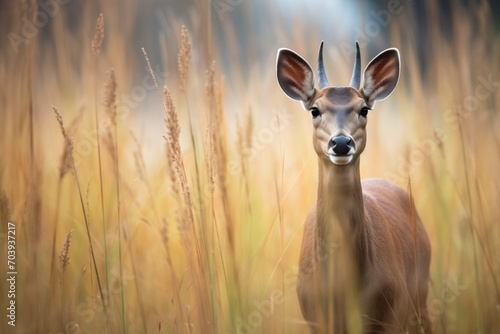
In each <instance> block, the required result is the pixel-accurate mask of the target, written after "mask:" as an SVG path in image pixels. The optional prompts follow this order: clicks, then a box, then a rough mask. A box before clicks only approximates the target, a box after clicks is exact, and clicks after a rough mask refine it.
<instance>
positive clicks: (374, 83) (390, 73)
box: [361, 48, 400, 103]
mask: <svg viewBox="0 0 500 334" xmlns="http://www.w3.org/2000/svg"><path fill="white" fill-rule="evenodd" d="M399 66H400V65H399V51H398V49H394V48H393V49H387V50H385V51H383V52H381V53H380V54H379V55H378V56H376V57H375V58H373V60H372V61H371V62H370V63H369V64H368V65H367V66H366V69H365V74H364V80H363V88H362V89H361V92H362V93H363V95H364V96H365V98H366V99H367V100H368V102H369V103H374V102H375V101H381V100H383V99H385V98H386V97H388V96H389V95H390V94H391V93H392V91H393V90H394V88H395V87H396V85H397V83H398V80H399Z"/></svg>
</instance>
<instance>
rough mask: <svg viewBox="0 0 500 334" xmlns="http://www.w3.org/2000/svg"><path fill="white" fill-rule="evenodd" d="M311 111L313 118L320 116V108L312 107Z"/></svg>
mask: <svg viewBox="0 0 500 334" xmlns="http://www.w3.org/2000/svg"><path fill="white" fill-rule="evenodd" d="M310 111H311V115H312V117H313V118H316V117H318V116H319V109H318V108H316V107H312V108H311V110H310Z"/></svg>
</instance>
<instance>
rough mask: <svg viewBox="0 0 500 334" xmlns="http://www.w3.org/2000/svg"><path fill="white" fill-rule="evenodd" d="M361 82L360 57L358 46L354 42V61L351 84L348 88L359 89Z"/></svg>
mask: <svg viewBox="0 0 500 334" xmlns="http://www.w3.org/2000/svg"><path fill="white" fill-rule="evenodd" d="M360 81H361V56H360V54H359V44H358V42H356V60H355V61H354V68H353V69H352V77H351V83H350V84H349V86H351V87H353V88H356V89H359V84H360Z"/></svg>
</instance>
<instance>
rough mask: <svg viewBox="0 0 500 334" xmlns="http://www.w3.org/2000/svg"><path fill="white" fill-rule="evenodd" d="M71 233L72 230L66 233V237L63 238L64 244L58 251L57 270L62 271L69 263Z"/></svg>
mask: <svg viewBox="0 0 500 334" xmlns="http://www.w3.org/2000/svg"><path fill="white" fill-rule="evenodd" d="M72 235H73V231H69V232H68V234H67V235H66V239H64V245H63V248H62V250H61V252H60V253H59V271H61V272H62V273H64V272H65V271H66V269H67V268H68V265H69V260H70V256H69V248H70V246H71V236H72Z"/></svg>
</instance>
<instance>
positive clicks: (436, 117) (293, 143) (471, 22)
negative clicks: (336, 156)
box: [0, 0, 500, 333]
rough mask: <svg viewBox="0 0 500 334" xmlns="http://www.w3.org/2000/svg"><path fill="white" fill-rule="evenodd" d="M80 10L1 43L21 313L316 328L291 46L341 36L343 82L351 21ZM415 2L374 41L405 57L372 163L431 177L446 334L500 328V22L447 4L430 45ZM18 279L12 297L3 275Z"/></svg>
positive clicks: (313, 180) (426, 181)
mask: <svg viewBox="0 0 500 334" xmlns="http://www.w3.org/2000/svg"><path fill="white" fill-rule="evenodd" d="M358 5H359V6H360V8H361V9H360V10H363V9H364V7H363V5H362V4H361V1H360V2H359V3H358ZM64 6H67V7H64ZM64 6H62V5H61V7H60V9H59V11H58V13H57V14H56V15H54V16H53V17H50V23H48V24H47V26H45V27H44V28H43V29H41V30H40V31H39V32H38V34H37V35H36V36H34V37H32V38H30V39H29V41H28V43H23V44H19V46H18V48H19V50H18V52H17V53H15V52H13V49H12V47H11V45H10V44H9V40H7V39H4V40H3V41H2V42H0V50H2V51H1V53H2V59H3V61H2V62H1V63H0V78H1V79H2V82H4V83H5V84H4V86H5V87H4V88H3V89H2V91H1V92H0V105H1V106H2V111H0V112H1V113H2V119H1V121H0V151H1V152H2V159H1V160H0V175H1V176H0V194H2V195H1V196H0V218H1V222H0V226H1V227H2V231H1V232H0V233H2V234H3V233H5V231H6V225H7V222H8V221H15V222H16V223H17V266H18V276H17V283H16V284H17V287H18V290H17V295H16V302H17V326H16V330H17V331H18V332H19V333H21V332H22V333H37V332H45V333H59V332H65V333H76V332H82V333H89V332H95V333H101V332H108V333H118V332H122V333H158V332H160V333H201V332H203V333H237V332H238V330H239V331H240V332H242V333H251V332H254V333H274V332H281V333H284V332H286V333H303V332H304V331H305V329H306V325H305V323H304V321H303V318H302V315H301V313H300V308H299V305H298V301H297V297H296V293H295V282H296V275H297V263H298V252H299V249H300V242H301V239H302V223H303V221H304V219H305V217H306V215H307V213H308V211H309V210H310V208H311V207H312V205H313V204H314V201H315V198H316V185H317V170H316V163H317V161H316V159H317V158H316V154H315V153H314V150H313V148H312V140H311V131H312V130H311V124H310V119H309V115H308V114H307V113H304V112H303V111H302V110H301V107H300V105H299V104H297V103H294V102H293V101H290V100H288V99H287V98H286V97H285V96H284V95H283V94H282V93H281V91H280V89H279V87H278V85H277V83H276V80H275V55H276V50H277V48H279V47H289V48H292V49H295V50H296V51H298V52H299V53H301V54H302V55H304V57H305V58H306V59H307V60H308V61H310V62H311V64H314V63H315V62H314V59H316V52H317V48H318V46H319V42H320V41H321V40H322V39H325V40H327V43H326V44H325V54H326V55H328V57H327V61H326V64H325V65H326V69H327V71H328V72H329V73H332V74H335V75H331V76H330V77H332V78H333V80H332V82H333V83H335V84H337V85H338V84H341V83H342V82H347V80H348V78H349V77H350V71H351V69H352V59H351V57H350V55H347V54H345V53H344V52H343V51H342V50H343V49H342V47H341V46H342V45H343V44H342V43H347V42H348V43H349V44H350V43H352V45H354V40H352V37H350V36H345V35H341V34H340V33H338V32H332V35H331V36H330V35H328V36H324V35H322V34H320V33H319V31H320V30H319V27H317V26H315V25H314V24H312V23H311V22H309V21H307V20H305V19H303V18H300V17H297V18H295V21H294V25H293V27H291V28H290V29H288V28H284V27H287V26H286V24H287V20H286V19H285V18H284V17H285V14H283V13H280V12H273V11H276V9H274V8H273V7H272V6H271V5H270V4H268V5H265V6H264V7H265V9H266V10H267V12H265V13H262V15H263V18H265V17H267V16H266V15H270V14H273V15H274V16H273V20H269V21H266V20H264V21H266V23H262V24H265V30H263V31H267V32H268V33H269V35H266V36H264V35H260V34H259V33H258V31H259V30H256V29H257V28H256V27H255V26H253V25H250V24H249V22H251V21H250V20H251V14H250V13H251V11H250V10H249V9H251V8H250V7H251V4H250V2H243V3H242V4H241V5H239V6H236V7H231V8H232V10H230V11H226V12H225V13H224V15H223V20H220V19H219V16H218V12H217V9H216V7H213V6H212V7H210V6H209V8H207V4H206V3H205V2H203V3H202V2H201V1H198V2H196V5H195V6H194V7H193V8H192V9H191V10H190V12H189V13H190V14H189V15H188V16H186V17H188V18H187V19H186V20H182V22H183V23H184V25H183V24H181V20H180V19H179V20H177V19H175V17H174V16H169V15H170V14H166V15H167V16H166V17H164V18H165V22H166V23H167V24H168V25H169V26H168V28H169V30H168V31H165V30H162V31H156V30H154V33H151V29H155V28H151V27H150V26H152V25H153V23H152V22H151V17H155V16H154V15H155V14H154V12H155V7H154V5H153V4H152V3H149V2H146V3H145V4H143V3H142V2H141V3H139V2H138V1H130V3H127V5H123V4H119V5H118V4H117V3H115V2H113V1H110V2H109V3H108V2H106V3H105V4H104V3H103V4H99V5H97V4H94V3H91V4H85V5H82V6H83V7H82V8H78V10H79V11H78V12H79V13H81V16H80V17H81V20H79V21H78V24H77V26H76V27H72V28H71V29H70V28H68V27H67V23H66V22H70V21H71V15H72V14H71V11H70V9H72V10H74V9H75V7H71V6H74V5H72V4H68V5H64ZM140 6H143V7H142V9H143V10H144V11H146V12H147V13H148V15H149V16H148V19H147V20H145V19H143V18H142V17H140V16H138V15H139V14H136V10H137V9H138V8H139V7H140ZM177 6H180V5H179V4H176V3H173V2H172V3H169V4H165V5H164V7H165V8H166V9H170V8H171V9H172V10H174V9H176V10H177V9H178V8H177ZM413 6H414V4H410V3H406V2H404V10H403V11H402V12H401V13H400V14H397V15H393V17H392V19H391V23H390V25H388V26H387V27H381V29H382V31H383V32H384V33H387V38H385V37H383V35H382V34H378V35H377V36H375V37H374V38H372V39H370V41H369V42H368V44H366V45H365V46H363V45H362V47H361V48H362V50H361V51H362V60H363V66H364V65H366V63H367V61H368V60H369V59H371V58H372V57H373V56H375V55H376V53H378V52H379V51H382V50H383V49H384V48H387V47H393V46H394V47H398V48H399V49H400V52H401V55H402V64H403V67H402V76H401V81H400V83H399V85H398V87H397V89H396V91H395V92H394V94H393V95H392V96H391V97H390V98H389V99H388V100H387V101H383V102H380V103H378V104H377V106H376V110H374V111H373V112H371V113H370V115H369V124H368V130H367V131H368V145H367V148H366V150H365V152H364V153H363V156H362V161H361V169H362V170H361V172H362V175H363V177H373V176H378V177H385V178H388V179H391V180H392V181H394V182H396V183H398V184H399V185H401V186H403V187H407V185H408V182H409V178H411V196H412V199H413V200H414V201H415V204H416V206H417V209H418V211H419V214H420V216H421V217H422V220H423V222H424V224H425V226H426V228H427V230H428V233H429V235H430V238H431V242H432V249H433V258H432V264H431V276H432V280H433V283H432V286H431V294H430V296H429V299H428V301H427V302H428V305H429V312H430V314H431V317H432V319H433V320H434V326H435V327H436V332H438V333H468V332H478V331H480V332H482V333H489V332H493V331H494V330H496V329H497V328H499V327H500V320H499V319H500V293H499V288H500V285H499V281H498V280H499V277H500V276H499V275H500V225H499V222H500V210H499V203H500V178H499V177H498V175H497V174H498V170H499V169H500V155H499V153H498V152H499V149H500V136H499V133H500V120H499V117H498V108H499V106H500V94H499V91H498V88H499V87H498V84H496V83H497V82H498V81H500V66H499V63H498V59H499V57H500V42H499V41H500V39H499V38H498V36H499V34H498V31H497V28H495V27H494V24H493V23H494V22H493V18H492V13H491V9H490V8H489V5H488V3H487V2H486V1H481V2H479V3H478V4H469V5H467V7H462V6H460V5H458V4H455V5H452V6H451V8H450V12H449V13H442V12H441V11H440V9H439V8H437V7H436V5H435V4H434V2H433V1H431V0H429V1H426V2H425V5H424V9H425V14H426V17H427V25H426V28H427V29H426V31H427V35H425V40H423V41H419V38H418V37H419V36H421V35H420V33H421V32H420V30H421V29H422V23H420V22H418V20H417V19H416V17H415V15H414V7H413ZM21 7H22V8H21ZM2 8H3V9H5V10H4V11H3V12H2V18H4V17H5V20H4V21H3V22H2V23H0V26H1V27H2V28H5V29H4V30H5V31H15V32H19V31H20V29H21V28H22V22H23V21H22V20H21V19H22V17H23V16H26V17H28V18H31V17H32V15H33V12H34V11H35V9H34V6H31V5H30V4H29V3H28V2H23V5H22V6H17V5H14V4H8V5H5V6H4V7H2ZM179 8H181V9H182V8H183V7H182V6H180V7H179ZM211 11H212V13H211ZM101 12H102V13H103V14H102V15H99V13H101ZM162 13H168V11H162ZM445 14H446V15H447V17H448V18H449V24H450V28H451V29H450V30H449V31H448V32H445V31H444V30H443V29H442V26H441V25H443V24H444V23H443V22H442V21H441V17H442V15H445ZM332 15H333V14H332ZM104 18H105V19H106V36H105V37H104ZM210 18H211V19H210ZM96 19H97V24H95V23H96ZM366 20H371V21H373V19H371V18H370V16H366ZM75 22H76V21H75ZM136 22H140V24H138V25H137V24H136ZM373 22H376V21H373ZM150 23H151V25H150ZM353 24H354V23H353ZM145 27H146V28H145ZM363 27H364V26H362V27H361V28H362V29H363ZM237 28H238V29H237ZM239 28H241V29H243V30H244V31H245V34H248V35H245V36H247V37H248V36H250V37H249V38H247V39H245V38H243V39H241V38H240V37H239V35H238V34H243V32H242V31H243V30H241V29H239ZM348 28H350V27H348ZM141 29H144V30H145V31H148V32H149V34H148V35H146V36H144V35H141V36H142V37H141V40H140V41H139V42H137V35H136V33H138V31H140V30H141ZM4 30H2V31H4ZM142 33H143V32H142ZM207 36H209V37H207ZM337 42H338V44H335V43H337ZM261 45H262V46H261ZM143 46H144V49H143V50H145V51H143V52H144V53H143V54H141V48H142V47H143ZM263 49H265V50H264V51H262V50H263ZM146 51H147V52H148V53H147V54H146ZM160 51H161V53H160ZM175 55H177V57H175ZM146 66H147V70H145V69H144V68H145V67H146ZM314 67H315V65H314ZM162 71H163V72H162ZM152 76H154V82H153V81H152ZM51 105H56V106H57V108H55V107H54V112H55V114H56V118H55V119H54V117H53V114H52V110H51V107H50V106H51ZM59 110H60V112H59ZM63 118H64V121H65V122H64V123H63ZM163 120H164V122H162V121H163ZM61 132H62V136H61V135H60V133H61ZM101 144H102V145H103V150H102V152H101V149H100V147H101V146H100V145H101ZM84 185H88V187H87V189H85V188H84ZM68 231H72V232H70V233H69V234H68ZM70 241H71V262H70V261H69V258H70V255H69V254H70V253H69V244H70ZM6 245H7V243H6V238H2V237H0V250H1V252H2V254H6ZM61 245H64V247H63V248H62V252H61ZM2 258H4V257H3V255H2ZM58 268H60V269H61V268H62V269H63V270H62V272H61V271H58V270H57V269H58ZM2 270H3V269H2ZM2 272H3V271H2ZM61 282H62V283H61ZM0 296H1V297H0V300H2V310H5V307H6V304H5V301H6V296H7V290H6V288H5V285H4V284H0ZM4 306H5V307H4ZM2 318H4V320H2V321H1V322H0V332H2V333H10V332H12V328H11V327H10V326H8V325H7V323H6V321H5V315H3V313H2Z"/></svg>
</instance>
